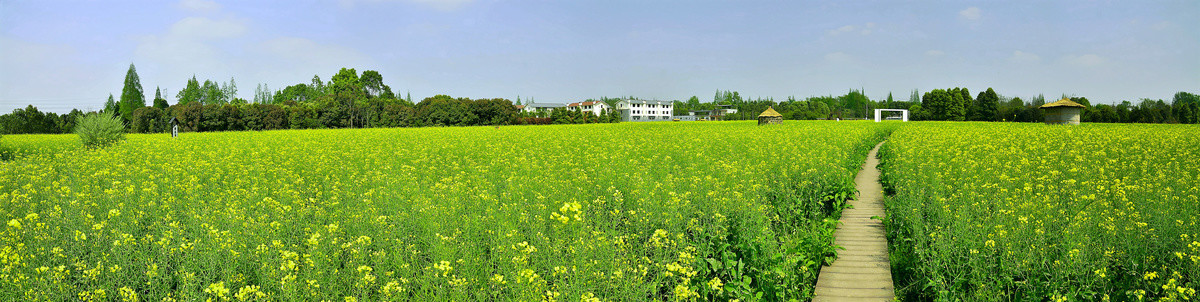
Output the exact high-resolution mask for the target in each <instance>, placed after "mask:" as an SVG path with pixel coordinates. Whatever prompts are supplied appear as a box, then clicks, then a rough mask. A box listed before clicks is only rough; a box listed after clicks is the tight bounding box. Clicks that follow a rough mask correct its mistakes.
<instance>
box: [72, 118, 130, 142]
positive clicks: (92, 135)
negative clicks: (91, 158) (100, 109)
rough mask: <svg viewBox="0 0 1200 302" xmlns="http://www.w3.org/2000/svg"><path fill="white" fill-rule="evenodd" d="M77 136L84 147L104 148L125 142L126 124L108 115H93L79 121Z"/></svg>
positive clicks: (76, 127)
mask: <svg viewBox="0 0 1200 302" xmlns="http://www.w3.org/2000/svg"><path fill="white" fill-rule="evenodd" d="M75 134H78V135H79V139H80V141H82V142H83V146H84V147H87V148H103V147H107V146H109V145H112V144H115V143H117V142H120V141H123V140H125V123H123V122H121V120H120V119H119V118H117V117H116V116H113V115H111V114H108V113H91V114H88V115H85V116H83V117H82V118H80V119H79V122H78V123H77V124H76V125H75Z"/></svg>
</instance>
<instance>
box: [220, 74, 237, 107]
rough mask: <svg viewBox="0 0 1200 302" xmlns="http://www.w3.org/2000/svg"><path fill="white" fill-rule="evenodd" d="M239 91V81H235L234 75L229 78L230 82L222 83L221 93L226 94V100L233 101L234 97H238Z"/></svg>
mask: <svg viewBox="0 0 1200 302" xmlns="http://www.w3.org/2000/svg"><path fill="white" fill-rule="evenodd" d="M237 93H238V89H237V82H234V81H233V78H232V77H230V78H229V82H228V83H225V84H222V85H221V94H223V95H224V96H225V97H224V100H225V101H226V102H233V99H235V98H237Z"/></svg>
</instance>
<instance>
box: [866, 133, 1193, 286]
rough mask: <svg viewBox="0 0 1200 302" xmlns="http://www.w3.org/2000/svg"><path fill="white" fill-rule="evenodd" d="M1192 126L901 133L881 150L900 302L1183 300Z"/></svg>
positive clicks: (1189, 256)
mask: <svg viewBox="0 0 1200 302" xmlns="http://www.w3.org/2000/svg"><path fill="white" fill-rule="evenodd" d="M1197 133H1200V128H1198V127H1196V126H1194V125H1132V124H1126V125H1116V124H1084V125H1079V126H1050V125H1042V124H1011V123H943V122H923V123H912V124H906V125H905V127H903V128H900V129H899V130H897V131H895V132H894V134H893V135H892V136H891V137H890V138H889V139H888V142H887V143H886V144H884V146H883V148H882V149H881V152H880V157H881V158H882V163H881V169H882V170H883V182H884V186H885V188H886V189H887V190H888V191H891V192H890V193H894V194H895V196H892V197H888V198H886V199H885V203H886V205H887V208H888V209H887V213H888V217H887V220H886V221H885V224H886V227H887V230H888V233H889V235H888V237H889V241H890V246H891V256H892V264H893V265H892V267H893V271H892V272H893V276H894V277H895V278H894V280H896V287H897V292H898V295H902V296H903V297H904V298H906V300H915V301H929V300H936V301H1187V300H1195V299H1197V296H1196V290H1197V289H1198V288H1200V280H1198V278H1200V226H1198V225H1197V222H1198V221H1200V217H1198V216H1197V215H1198V213H1200V157H1197V154H1200V153H1198V151H1200V136H1197Z"/></svg>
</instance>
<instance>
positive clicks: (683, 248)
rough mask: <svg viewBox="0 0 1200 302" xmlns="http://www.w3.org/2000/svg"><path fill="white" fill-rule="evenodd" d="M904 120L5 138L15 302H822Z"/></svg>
mask: <svg viewBox="0 0 1200 302" xmlns="http://www.w3.org/2000/svg"><path fill="white" fill-rule="evenodd" d="M891 125H895V124H891ZM890 128H894V126H889V125H888V124H886V123H885V124H876V123H870V122H841V123H833V122H793V121H789V122H787V123H786V124H784V125H781V126H774V127H758V126H756V125H754V123H753V122H735V123H700V122H696V123H624V124H593V125H567V126H544V127H542V126H538V127H499V128H494V127H471V128H423V129H361V130H304V131H269V132H230V133H184V134H182V135H181V136H180V137H179V138H177V139H171V138H169V137H168V136H167V135H165V134H158V135H130V136H129V139H128V141H126V142H124V143H121V144H119V145H117V146H114V147H110V148H107V149H102V150H96V151H85V150H79V149H78V142H77V141H74V142H73V143H72V140H74V139H76V138H75V136H70V135H64V136H21V135H10V136H4V137H3V139H2V140H0V144H2V145H3V146H4V148H8V150H19V151H18V153H19V154H20V155H21V156H18V157H17V158H16V159H12V160H9V161H4V162H0V210H2V211H0V222H4V223H5V225H3V226H0V300H6V301H11V300H77V299H78V300H88V301H90V300H118V299H130V298H136V299H140V300H147V301H149V300H153V301H159V300H188V301H192V300H204V299H210V298H211V299H213V300H214V301H215V300H284V301H286V300H322V299H328V300H339V301H341V300H345V301H353V300H361V301H366V300H413V301H445V300H551V301H555V300H559V301H566V300H571V301H575V300H584V301H592V300H595V299H603V300H624V301H628V300H689V299H703V300H725V299H733V298H741V299H743V300H748V299H750V298H753V297H762V298H769V299H776V298H797V299H805V298H807V297H809V296H810V295H811V293H812V286H813V284H814V283H815V278H816V271H817V269H818V268H819V266H820V264H821V263H822V262H823V261H826V259H827V257H830V256H832V255H833V254H834V250H833V248H832V247H830V243H831V242H832V238H831V237H832V229H833V227H834V226H835V224H836V222H835V221H834V220H833V219H831V218H830V217H831V215H833V216H834V217H836V215H837V214H838V211H839V210H840V208H839V206H840V203H837V202H830V201H831V200H837V199H843V198H845V197H847V196H850V195H851V194H853V181H852V177H853V175H854V173H855V172H856V170H857V169H858V167H859V165H860V164H861V163H862V160H863V159H864V157H865V154H866V152H867V151H868V150H869V149H870V148H871V147H872V146H873V145H874V144H875V143H876V142H878V141H880V140H882V139H883V138H884V137H885V136H886V135H887V133H888V132H890V130H889V129H890ZM893 152H895V151H893ZM1193 198H1194V196H1193ZM1166 274H1169V273H1166V272H1164V275H1163V277H1164V278H1166V277H1167V275H1166Z"/></svg>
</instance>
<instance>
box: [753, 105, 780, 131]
mask: <svg viewBox="0 0 1200 302" xmlns="http://www.w3.org/2000/svg"><path fill="white" fill-rule="evenodd" d="M771 124H783V115H781V114H779V112H776V111H775V108H772V107H767V110H763V112H762V114H759V115H758V125H759V126H762V125H771Z"/></svg>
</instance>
